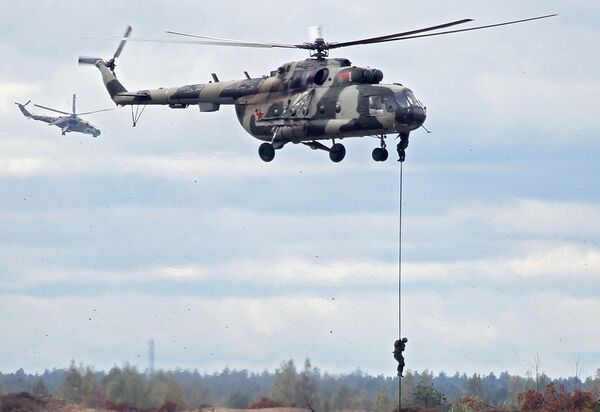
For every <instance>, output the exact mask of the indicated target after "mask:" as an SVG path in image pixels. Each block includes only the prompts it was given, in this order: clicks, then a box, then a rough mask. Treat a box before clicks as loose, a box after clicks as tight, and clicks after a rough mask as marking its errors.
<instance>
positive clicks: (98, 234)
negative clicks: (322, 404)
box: [0, 0, 600, 376]
mask: <svg viewBox="0 0 600 412" xmlns="http://www.w3.org/2000/svg"><path fill="white" fill-rule="evenodd" d="M5 3H6V4H4V5H3V7H2V13H0V55H1V56H2V61H3V64H2V65H0V124H1V126H2V127H1V128H0V327H1V330H2V333H1V338H0V371H3V372H7V371H13V370H15V369H17V368H19V367H23V368H25V369H26V370H28V371H43V370H44V369H45V368H52V367H65V366H68V364H69V362H70V360H71V359H75V360H76V361H77V362H82V363H84V364H88V365H93V366H94V367H96V368H97V369H103V368H109V367H111V366H112V365H114V364H118V365H120V364H122V363H123V362H125V361H129V362H131V363H133V364H135V365H138V366H139V367H140V368H141V369H144V368H145V367H146V365H147V354H146V353H147V344H146V343H147V341H148V340H149V339H151V338H152V339H154V341H155V343H156V367H157V368H175V367H181V368H198V369H199V370H201V371H208V372H212V371H214V370H221V369H223V368H224V367H226V366H229V367H230V368H235V369H241V368H248V369H251V370H255V371H261V370H263V369H264V368H269V369H270V370H273V369H274V368H275V367H277V366H278V365H279V363H280V362H281V361H282V360H284V359H289V358H294V359H296V360H297V361H299V362H301V361H302V360H303V359H304V358H305V357H309V358H310V359H311V360H312V362H313V364H315V365H317V366H319V367H321V368H322V369H326V370H329V371H333V372H338V373H348V372H350V371H352V370H354V369H356V368H358V367H360V368H361V369H362V370H364V371H367V372H369V373H373V374H385V375H393V374H394V372H395V367H396V363H395V361H394V360H393V358H392V354H391V351H392V350H393V342H394V340H395V339H397V338H398V336H397V334H398V311H397V305H398V293H397V292H398V285H397V281H398V277H397V276H398V275H397V249H398V243H397V238H398V232H397V231H398V171H399V166H398V163H397V162H395V156H390V160H388V161H387V162H385V163H375V162H373V161H372V160H371V150H372V149H373V148H374V147H375V146H376V143H377V142H376V141H375V140H372V139H369V138H364V139H349V140H347V141H346V142H345V144H346V149H347V156H346V159H345V160H344V161H343V162H342V163H339V164H333V163H332V162H330V161H329V158H328V156H327V154H326V153H324V152H320V151H319V152H315V151H312V150H310V149H308V148H307V147H304V146H297V145H288V146H286V147H285V148H284V149H283V150H281V151H278V152H277V155H276V158H275V160H274V161H273V162H271V163H269V164H266V163H263V162H262V161H261V160H260V159H259V158H258V155H257V148H258V145H259V142H258V141H257V140H255V139H253V138H252V137H251V136H250V135H248V134H247V133H246V132H245V131H244V130H243V129H242V128H241V127H240V125H239V124H238V122H237V119H236V117H235V113H234V110H233V108H232V107H229V106H228V107H225V106H224V107H222V108H221V110H220V111H219V112H217V113H199V112H198V110H197V109H196V108H194V107H190V108H188V109H187V110H171V109H169V108H166V107H149V108H148V109H147V110H146V111H145V113H144V115H143V117H142V119H141V121H140V123H139V124H138V126H137V127H135V128H132V127H131V123H130V111H129V108H120V109H118V110H115V111H111V112H107V113H100V114H96V115H91V116H89V120H90V121H91V122H92V123H94V124H96V125H98V126H99V127H100V128H101V129H102V130H103V133H102V135H101V136H100V137H99V138H98V139H93V138H91V137H89V136H87V135H79V134H73V133H71V134H68V135H67V136H61V135H60V130H59V129H58V128H56V127H48V126H47V125H46V124H44V123H41V122H35V121H33V120H27V119H25V118H24V117H23V116H22V115H21V113H20V112H19V111H18V109H17V107H16V106H15V105H14V104H13V103H14V102H15V101H20V102H25V101H27V100H29V99H31V100H33V102H34V103H38V104H42V105H45V106H50V107H54V108H58V109H62V110H68V109H69V108H70V99H71V95H72V93H77V95H78V105H79V106H78V108H79V109H80V110H81V111H90V110H95V109H101V108H105V107H112V106H113V104H112V102H111V101H110V99H109V97H108V94H107V92H106V90H105V89H104V88H103V86H102V82H101V79H100V74H99V73H98V71H97V70H96V69H95V68H93V67H91V66H78V65H77V64H76V61H77V56H78V55H88V56H89V55H91V56H100V57H105V58H108V57H110V56H111V55H112V53H113V52H114V49H115V48H116V41H102V40H90V39H87V40H84V39H80V36H86V35H87V36H118V35H121V34H122V33H123V32H124V30H125V26H126V25H127V24H131V25H132V26H133V35H134V36H141V37H161V36H166V35H164V34H163V32H164V31H165V30H178V31H184V32H192V33H197V34H201V35H208V36H216V37H225V38H239V39H246V40H255V41H270V42H283V43H298V42H303V41H306V40H308V31H307V27H308V26H312V25H315V24H322V25H323V26H324V27H323V32H324V36H325V38H326V40H328V41H344V40H353V39H355V38H359V37H367V36H375V35H382V34H387V33H393V32H398V31H402V30H408V29H414V28H419V27H423V26H429V25H434V24H439V23H443V22H446V21H450V20H454V19H459V18H473V19H475V23H474V24H489V23H495V22H500V21H505V20H511V19H517V18H525V17H531V16H536V15H542V14H549V13H559V14H560V16H559V17H557V18H554V19H549V20H545V21H540V22H533V23H528V24H524V25H517V26H510V27H504V28H498V29H493V30H489V31H477V32H471V33H462V34H456V35H453V36H447V37H443V38H429V39H420V40H411V41H406V42H398V43H387V44H381V45H374V46H369V47H365V46H358V47H354V48H347V49H344V50H339V51H337V50H336V51H335V53H333V57H347V58H349V59H350V60H351V61H352V62H353V63H354V64H356V65H359V66H371V67H376V68H379V69H381V70H383V72H384V74H385V78H384V83H385V82H389V83H392V82H401V83H403V84H405V85H407V86H409V87H410V88H412V89H413V90H414V92H415V94H416V95H417V97H419V99H420V100H422V101H423V102H424V104H425V105H426V106H427V110H428V119H427V121H426V126H427V127H428V128H429V129H430V130H432V132H433V133H431V134H427V133H426V132H425V131H424V130H423V129H420V130H418V131H415V132H413V133H412V135H411V143H410V147H409V149H408V151H407V161H406V163H405V165H404V226H403V241H404V248H403V258H404V262H403V263H404V265H403V285H402V333H403V335H405V336H407V337H408V339H409V343H408V345H407V351H406V359H407V368H410V369H413V370H414V369H416V370H423V369H426V368H427V369H430V370H433V371H434V372H439V371H442V370H443V371H446V372H448V373H454V372H455V371H460V372H463V371H464V372H467V373H473V372H478V373H489V372H490V371H494V372H496V373H499V372H501V371H504V370H508V371H509V372H510V373H519V374H524V373H526V372H527V371H532V370H533V366H534V359H535V357H536V354H539V358H540V360H541V367H542V370H544V371H545V372H546V373H548V374H550V375H551V376H569V375H573V374H574V373H575V365H576V363H577V360H578V359H579V360H580V361H579V365H580V367H581V368H582V369H583V374H584V375H593V374H594V372H595V371H596V369H598V368H600V322H598V321H597V318H598V316H599V315H598V314H600V237H599V236H600V190H599V182H598V180H599V179H598V176H599V174H600V164H599V162H598V158H599V157H600V141H599V140H598V131H599V130H600V102H599V96H600V75H599V72H598V67H600V57H599V56H600V50H599V49H600V46H599V43H598V39H600V25H599V22H600V17H599V16H600V3H598V2H597V1H593V0H589V1H570V2H565V1H550V0H532V1H527V2H523V1H520V0H505V1H485V2H484V1H474V0H456V1H451V2H443V5H440V4H441V3H440V2H438V1H433V0H424V1H420V2H398V1H393V2H392V1H385V2H375V3H372V2H371V3H369V2H365V1H364V0H344V1H329V2H316V1H312V0H310V1H301V2H297V1H296V2H291V3H273V2H272V1H262V0H256V1H252V2H241V1H235V2H233V1H229V2H220V1H219V2H217V1H179V2H167V1H159V0H152V1H144V2H139V1H123V0H119V1H116V0H115V1H105V2H80V1H71V0H65V1H60V2H56V1H44V0H31V1H18V2H16V1H13V2H5ZM305 57H307V56H306V53H305V52H303V51H289V50H252V49H239V50H237V49H233V48H208V47H205V48H203V47H199V46H189V45H163V44H159V45H157V44H144V43H129V44H128V45H127V46H126V48H125V50H124V52H123V54H122V56H121V58H120V59H119V60H118V61H117V66H118V68H117V74H118V76H119V78H120V80H121V81H122V83H123V84H124V85H125V87H127V88H128V89H130V90H136V89H146V88H155V87H160V86H177V85H184V84H190V83H201V82H207V81H208V80H209V79H210V73H211V72H216V73H217V74H218V75H219V77H220V78H221V79H222V80H225V79H239V78H243V71H244V70H247V71H248V72H249V73H250V74H251V75H253V76H258V75H261V74H266V73H268V72H269V71H270V70H273V69H275V68H277V67H278V66H279V65H280V64H282V63H283V62H287V61H293V60H298V59H304V58H305ZM31 110H32V111H33V112H34V113H39V114H42V113H43V111H41V109H37V108H33V107H32V108H31ZM44 114H46V113H44ZM389 143H390V144H391V145H393V140H392V139H390V142H389Z"/></svg>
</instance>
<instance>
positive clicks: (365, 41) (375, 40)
mask: <svg viewBox="0 0 600 412" xmlns="http://www.w3.org/2000/svg"><path fill="white" fill-rule="evenodd" d="M471 21H473V19H462V20H455V21H451V22H448V23H444V24H438V25H436V26H431V27H425V28H422V29H416V30H410V31H405V32H400V33H395V34H387V35H385V36H377V37H369V38H367V39H361V40H353V41H347V42H339V43H330V44H329V45H328V46H329V48H331V49H336V48H339V47H346V46H355V45H358V44H371V43H380V42H382V41H390V40H389V39H393V40H395V39H396V38H398V37H404V36H411V35H415V34H419V33H424V32H427V31H432V30H440V29H445V28H447V27H451V26H456V25H457V24H464V23H468V22H471Z"/></svg>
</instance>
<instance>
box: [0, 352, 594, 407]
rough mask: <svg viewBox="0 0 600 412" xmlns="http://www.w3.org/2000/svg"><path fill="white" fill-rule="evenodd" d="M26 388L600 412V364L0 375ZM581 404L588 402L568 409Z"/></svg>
mask: <svg viewBox="0 0 600 412" xmlns="http://www.w3.org/2000/svg"><path fill="white" fill-rule="evenodd" d="M22 391H26V392H29V393H31V394H33V395H36V396H44V395H48V394H49V395H52V396H55V397H60V398H63V399H65V400H67V401H69V402H72V403H77V404H81V405H85V406H87V407H91V408H106V407H108V408H110V409H113V410H133V409H132V408H137V410H140V411H141V410H164V411H167V410H168V411H170V410H177V409H181V408H200V407H202V406H208V405H212V406H225V407H230V408H239V409H246V408H251V407H256V408H258V407H260V405H282V406H295V407H300V408H306V409H310V410H312V411H318V412H321V411H324V412H328V411H342V410H364V411H374V412H391V411H393V410H394V409H397V407H398V400H399V397H400V396H401V398H402V406H403V410H406V411H409V410H424V409H423V408H425V410H426V409H429V410H453V411H457V412H468V411H477V410H483V409H484V408H488V409H489V408H492V407H496V408H498V409H497V410H532V411H533V410H539V411H542V410H558V409H551V408H553V407H558V406H557V405H559V404H560V405H570V406H565V409H564V410H584V409H585V408H587V409H588V410H592V411H595V410H598V411H600V406H599V405H600V404H599V403H598V398H599V396H600V370H598V371H597V372H596V374H595V376H594V377H589V378H587V379H585V380H584V381H582V380H581V379H579V378H578V377H572V378H565V379H550V378H549V377H547V376H545V375H543V374H542V375H539V376H537V378H533V377H531V376H526V377H520V376H511V375H509V374H508V373H507V372H503V373H501V374H500V375H498V376H496V375H495V374H493V373H490V374H489V375H479V374H473V375H472V376H467V375H466V374H464V373H463V374H459V373H456V374H454V375H447V374H445V373H444V372H441V373H439V374H437V375H434V374H433V373H432V372H430V371H427V370H426V371H423V372H415V371H410V370H408V371H406V372H405V378H404V379H402V387H401V388H399V387H398V378H396V377H393V378H392V377H386V376H383V375H380V376H372V375H368V374H365V373H363V372H361V371H360V370H356V371H354V372H352V373H350V374H347V375H336V374H330V373H327V372H321V371H320V370H319V369H318V368H316V367H313V366H312V365H311V363H310V360H308V359H306V360H305V362H304V364H303V365H302V366H301V367H297V366H296V364H295V363H294V361H293V360H288V361H284V362H282V363H281V365H280V367H279V368H277V369H276V370H275V372H273V373H271V372H268V371H264V372H262V373H253V372H249V371H247V370H240V371H237V370H231V369H229V368H225V369H224V370H223V371H221V372H215V373H212V374H207V373H200V372H198V371H197V370H193V371H191V370H179V369H178V370H174V371H158V372H156V373H154V374H152V375H150V374H148V373H145V372H142V371H139V370H137V368H136V367H134V366H131V365H129V364H125V365H123V366H122V367H117V366H115V367H113V368H112V369H110V370H109V371H108V372H106V371H95V370H94V369H93V368H91V367H89V366H85V367H84V366H83V365H77V364H76V363H75V362H72V363H71V365H70V367H69V368H67V369H53V370H46V371H45V372H44V373H43V374H28V373H26V372H25V371H24V370H23V369H19V370H17V371H16V372H14V373H0V395H2V394H3V393H13V392H22ZM549 405H550V406H549ZM573 405H575V406H573ZM577 405H580V406H581V405H585V408H584V407H583V406H581V408H580V409H569V408H571V407H573V408H576V406H577ZM161 407H162V409H160V408H161ZM596 407H597V409H596ZM411 408H413V409H411ZM544 408H546V409H544ZM548 408H550V409H548Z"/></svg>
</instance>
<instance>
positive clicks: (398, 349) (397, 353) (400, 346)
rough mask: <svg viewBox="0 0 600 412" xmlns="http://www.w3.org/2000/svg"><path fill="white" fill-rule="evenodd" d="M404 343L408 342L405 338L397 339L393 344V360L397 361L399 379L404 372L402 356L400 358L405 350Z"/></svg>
mask: <svg viewBox="0 0 600 412" xmlns="http://www.w3.org/2000/svg"><path fill="white" fill-rule="evenodd" d="M406 342H408V339H406V338H402V339H398V340H397V341H396V342H394V359H396V361H398V376H401V377H402V376H403V375H402V372H403V371H404V356H402V352H404V350H405V349H406Z"/></svg>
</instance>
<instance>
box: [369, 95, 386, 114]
mask: <svg viewBox="0 0 600 412" xmlns="http://www.w3.org/2000/svg"><path fill="white" fill-rule="evenodd" d="M384 107H385V106H384V104H383V98H382V97H381V96H379V95H376V96H369V115H370V116H380V115H382V114H383V112H384Z"/></svg>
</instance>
